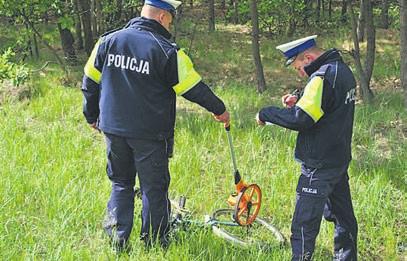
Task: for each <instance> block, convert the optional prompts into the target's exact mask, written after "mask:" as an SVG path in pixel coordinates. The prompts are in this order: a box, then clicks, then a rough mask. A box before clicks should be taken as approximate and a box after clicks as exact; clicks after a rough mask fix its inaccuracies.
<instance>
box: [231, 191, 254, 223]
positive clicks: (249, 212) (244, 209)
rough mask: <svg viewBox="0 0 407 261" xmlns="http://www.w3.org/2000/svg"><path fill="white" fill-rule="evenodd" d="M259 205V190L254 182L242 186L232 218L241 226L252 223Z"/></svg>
mask: <svg viewBox="0 0 407 261" xmlns="http://www.w3.org/2000/svg"><path fill="white" fill-rule="evenodd" d="M260 207H261V190H260V187H259V186H258V185H256V184H250V185H249V186H247V187H244V188H243V189H242V190H241V191H240V193H239V195H238V196H237V200H236V204H235V207H234V214H233V218H234V220H235V221H236V223H238V224H239V225H241V226H247V225H251V224H253V222H254V220H255V219H256V217H257V215H258V214H259V211H260Z"/></svg>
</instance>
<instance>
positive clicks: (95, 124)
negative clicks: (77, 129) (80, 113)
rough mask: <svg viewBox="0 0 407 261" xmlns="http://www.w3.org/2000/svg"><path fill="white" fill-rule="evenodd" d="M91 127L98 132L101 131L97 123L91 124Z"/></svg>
mask: <svg viewBox="0 0 407 261" xmlns="http://www.w3.org/2000/svg"><path fill="white" fill-rule="evenodd" d="M89 126H90V127H91V128H93V129H95V130H97V131H99V132H100V129H99V128H98V125H97V122H94V123H89Z"/></svg>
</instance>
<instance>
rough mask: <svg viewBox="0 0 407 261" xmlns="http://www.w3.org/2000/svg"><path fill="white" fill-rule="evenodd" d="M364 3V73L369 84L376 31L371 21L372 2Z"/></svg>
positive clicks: (373, 58) (368, 0) (370, 0)
mask: <svg viewBox="0 0 407 261" xmlns="http://www.w3.org/2000/svg"><path fill="white" fill-rule="evenodd" d="M365 1H366V13H365V17H366V40H367V46H366V48H367V50H366V60H365V72H366V78H367V81H368V82H369V83H370V80H371V78H372V74H373V67H374V60H375V52H376V29H375V25H374V20H373V3H372V0H365Z"/></svg>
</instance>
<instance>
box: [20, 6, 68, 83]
mask: <svg viewBox="0 0 407 261" xmlns="http://www.w3.org/2000/svg"><path fill="white" fill-rule="evenodd" d="M20 15H21V17H23V19H24V22H25V23H26V24H28V25H29V26H30V28H31V30H32V31H33V32H34V34H36V35H37V36H38V39H39V40H40V41H41V42H42V44H44V45H45V46H46V47H47V48H48V50H50V51H51V53H52V54H53V55H54V57H55V59H56V60H57V62H58V64H59V65H60V66H61V69H62V70H63V71H64V74H65V76H66V77H69V72H68V70H67V69H66V65H65V63H64V61H63V60H62V59H61V57H59V55H58V53H57V51H56V50H55V49H54V48H53V47H52V46H51V45H50V44H49V43H48V42H47V41H46V40H45V39H44V38H43V37H42V35H41V34H40V33H39V32H38V30H37V29H36V28H35V26H34V24H33V23H32V22H31V21H30V19H29V18H28V17H27V15H26V14H25V13H24V12H20Z"/></svg>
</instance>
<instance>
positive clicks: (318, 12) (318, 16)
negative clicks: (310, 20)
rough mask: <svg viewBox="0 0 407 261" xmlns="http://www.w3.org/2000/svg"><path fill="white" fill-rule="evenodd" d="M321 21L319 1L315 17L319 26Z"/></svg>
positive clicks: (318, 0) (318, 1) (319, 1)
mask: <svg viewBox="0 0 407 261" xmlns="http://www.w3.org/2000/svg"><path fill="white" fill-rule="evenodd" d="M320 21H321V0H317V15H316V22H317V24H319V22H320Z"/></svg>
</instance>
